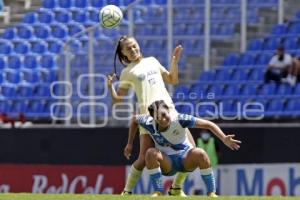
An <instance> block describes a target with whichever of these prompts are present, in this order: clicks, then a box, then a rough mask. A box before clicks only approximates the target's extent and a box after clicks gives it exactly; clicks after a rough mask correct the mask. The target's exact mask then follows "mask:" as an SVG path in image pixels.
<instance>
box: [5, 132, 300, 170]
mask: <svg viewBox="0 0 300 200" xmlns="http://www.w3.org/2000/svg"><path fill="white" fill-rule="evenodd" d="M223 130H224V132H225V133H227V134H236V137H237V138H238V139H240V140H241V141H242V142H243V143H242V145H241V149H240V150H239V151H236V152H232V151H231V150H229V149H228V148H227V147H225V146H224V145H223V144H220V145H219V146H220V150H221V157H220V163H221V164H237V163H238V164H243V163H274V162H278V163H291V162H293V163H295V162H298V163H299V162H300V154H299V147H300V128H242V127H240V128H224V129H223ZM127 131H128V129H125V128H113V129H111V128H101V129H1V130H0V163H15V164H17V163H19V164H80V165H103V166H107V165H109V166H111V165H113V166H115V165H129V164H130V163H131V162H132V160H131V161H127V160H126V159H125V158H124V156H123V153H122V152H123V148H124V146H125V144H126V141H127ZM191 131H192V133H193V135H194V137H195V138H196V137H197V135H198V133H197V132H198V130H191ZM135 142H136V147H137V148H135V151H134V153H133V156H132V157H133V158H136V157H137V151H138V139H137V138H136V140H135Z"/></svg>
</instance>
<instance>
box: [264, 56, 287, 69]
mask: <svg viewBox="0 0 300 200" xmlns="http://www.w3.org/2000/svg"><path fill="white" fill-rule="evenodd" d="M292 64H293V59H292V56H290V55H289V54H284V57H283V60H279V59H278V55H275V56H273V57H272V59H271V60H270V62H269V65H271V66H273V67H274V69H285V68H286V67H287V66H289V65H292Z"/></svg>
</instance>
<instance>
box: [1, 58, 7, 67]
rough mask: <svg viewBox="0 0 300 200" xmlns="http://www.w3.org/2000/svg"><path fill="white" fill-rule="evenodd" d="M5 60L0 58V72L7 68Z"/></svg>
mask: <svg viewBox="0 0 300 200" xmlns="http://www.w3.org/2000/svg"><path fill="white" fill-rule="evenodd" d="M6 65H7V58H3V57H0V70H3V69H4V68H6V67H7V66H6Z"/></svg>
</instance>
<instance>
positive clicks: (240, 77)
mask: <svg viewBox="0 0 300 200" xmlns="http://www.w3.org/2000/svg"><path fill="white" fill-rule="evenodd" d="M230 80H233V81H246V80H248V70H247V69H237V70H236V71H235V72H234V73H233V75H232V76H231V79H230Z"/></svg>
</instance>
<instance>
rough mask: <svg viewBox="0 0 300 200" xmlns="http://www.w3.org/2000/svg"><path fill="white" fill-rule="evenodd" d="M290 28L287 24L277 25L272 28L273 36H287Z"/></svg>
mask: <svg viewBox="0 0 300 200" xmlns="http://www.w3.org/2000/svg"><path fill="white" fill-rule="evenodd" d="M287 30H288V27H287V25H286V24H279V25H275V26H273V28H272V32H271V34H272V35H285V34H286V33H287Z"/></svg>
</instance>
